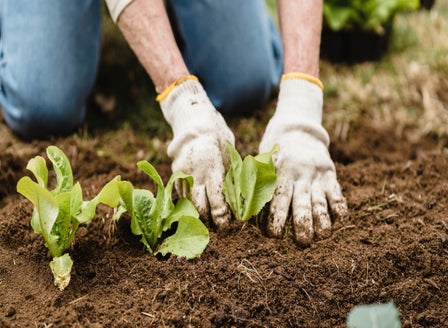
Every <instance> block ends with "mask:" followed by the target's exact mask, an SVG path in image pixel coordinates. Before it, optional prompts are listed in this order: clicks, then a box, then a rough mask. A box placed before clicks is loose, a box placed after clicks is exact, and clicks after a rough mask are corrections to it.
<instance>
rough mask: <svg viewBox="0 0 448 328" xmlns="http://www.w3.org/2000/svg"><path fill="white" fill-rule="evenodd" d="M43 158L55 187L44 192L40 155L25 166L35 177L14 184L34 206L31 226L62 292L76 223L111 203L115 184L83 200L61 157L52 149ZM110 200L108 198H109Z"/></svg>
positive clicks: (70, 263) (45, 177)
mask: <svg viewBox="0 0 448 328" xmlns="http://www.w3.org/2000/svg"><path fill="white" fill-rule="evenodd" d="M47 156H48V158H49V160H50V161H51V162H52V164H53V169H54V172H55V174H56V187H55V188H54V189H53V190H51V191H50V190H48V169H47V164H46V161H45V159H44V158H43V157H41V156H36V157H34V158H32V159H31V160H30V161H29V162H28V165H27V167H26V168H27V169H28V170H29V171H31V172H32V173H33V175H34V177H35V178H36V180H37V182H34V181H33V180H31V179H30V177H23V178H21V179H20V180H19V181H18V183H17V191H18V192H19V193H20V194H22V195H23V196H25V197H26V198H27V199H28V200H30V201H31V203H33V205H34V211H33V214H32V218H31V226H32V228H33V230H34V232H36V233H37V234H42V236H43V238H44V240H45V246H46V247H47V248H48V250H49V252H50V255H51V256H52V257H53V260H52V261H51V262H50V268H51V271H52V273H53V276H54V284H55V285H56V286H57V287H59V289H60V290H63V289H64V288H65V287H67V285H68V284H69V282H70V272H71V270H72V266H73V261H72V259H71V258H70V255H69V254H68V253H67V250H68V248H69V247H70V245H71V244H72V242H73V238H74V236H75V233H76V231H77V229H78V227H79V225H80V224H82V223H86V222H89V221H91V220H92V218H93V217H94V215H95V212H96V206H97V205H98V204H99V203H100V202H101V203H104V204H106V205H109V206H110V204H111V203H112V204H113V203H114V201H115V198H114V194H113V193H112V194H110V191H114V190H113V188H112V189H111V187H113V185H114V183H115V181H114V180H113V181H111V182H110V183H109V184H107V185H106V186H104V188H103V190H102V191H101V192H100V193H99V194H98V195H97V196H96V197H95V198H94V199H92V200H90V201H83V195H82V189H81V185H80V184H79V182H77V183H76V184H73V173H72V168H71V166H70V162H69V161H68V159H67V157H66V156H65V154H64V153H63V152H62V150H60V149H59V148H57V147H56V146H49V147H48V148H47ZM111 197H112V198H111Z"/></svg>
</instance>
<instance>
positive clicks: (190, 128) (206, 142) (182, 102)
mask: <svg viewBox="0 0 448 328" xmlns="http://www.w3.org/2000/svg"><path fill="white" fill-rule="evenodd" d="M157 100H158V101H159V102H160V107H161V108H162V112H163V115H164V117H165V119H166V121H167V122H168V123H169V124H170V125H171V128H172V130H173V140H172V141H171V143H170V144H169V146H168V156H169V157H170V158H171V159H172V160H173V163H172V170H173V172H174V171H177V170H181V171H183V172H184V173H187V174H190V175H192V176H193V178H194V185H193V188H192V189H191V190H189V188H187V186H186V184H180V183H178V184H176V188H177V191H178V192H179V194H180V195H181V196H182V197H188V198H190V199H191V201H192V202H193V204H194V205H195V206H196V208H197V210H198V211H199V213H200V214H201V216H203V217H205V218H209V215H210V213H211V215H212V219H213V222H214V223H215V224H216V226H218V228H221V227H224V226H226V225H227V224H228V223H229V220H230V209H229V207H228V206H227V204H226V202H225V199H224V195H223V193H222V184H223V181H224V177H225V172H226V169H227V167H228V165H229V163H230V159H229V156H228V151H227V146H226V141H227V140H228V141H230V142H231V143H232V144H235V137H234V135H233V133H232V131H231V130H230V129H229V127H228V126H227V124H226V122H225V121H224V118H223V117H222V116H221V114H220V113H219V112H218V111H217V110H216V109H215V108H214V106H213V105H212V103H211V102H210V100H209V98H208V96H207V94H206V93H205V90H204V88H203V87H202V85H201V84H200V83H199V81H198V80H197V78H196V77H195V76H188V77H186V78H183V79H181V80H179V81H177V82H176V83H174V84H173V85H172V86H171V87H170V88H168V89H167V90H165V92H163V93H162V94H160V95H159V96H158V97H157Z"/></svg>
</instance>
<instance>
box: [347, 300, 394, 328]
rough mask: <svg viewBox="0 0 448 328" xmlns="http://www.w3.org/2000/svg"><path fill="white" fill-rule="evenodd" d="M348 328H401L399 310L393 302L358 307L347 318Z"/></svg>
mask: <svg viewBox="0 0 448 328" xmlns="http://www.w3.org/2000/svg"><path fill="white" fill-rule="evenodd" d="M347 327H348V328H378V327H388V328H400V327H401V321H400V315H399V313H398V309H397V307H396V306H395V304H394V303H393V302H389V303H387V304H367V305H357V306H355V307H354V308H353V309H351V310H350V313H349V314H348V317H347Z"/></svg>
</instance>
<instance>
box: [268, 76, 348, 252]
mask: <svg viewBox="0 0 448 328" xmlns="http://www.w3.org/2000/svg"><path fill="white" fill-rule="evenodd" d="M322 99H323V95H322V83H321V82H320V81H319V80H318V79H315V78H312V77H310V76H308V75H303V74H287V75H284V77H283V79H282V82H281V84H280V93H279V97H278V104H277V108H276V112H275V114H274V116H273V117H272V119H271V120H270V122H269V124H268V126H267V128H266V132H265V134H264V136H263V139H262V141H261V143H260V153H263V152H267V151H269V150H271V149H272V147H273V145H274V144H278V145H279V151H278V152H277V153H275V154H274V163H275V166H276V169H277V189H276V191H275V193H274V197H273V200H272V202H271V207H270V214H269V218H268V226H267V230H268V234H269V235H271V236H275V237H281V236H282V235H283V233H284V228H285V224H286V220H287V218H288V215H289V210H290V207H291V210H292V218H293V229H294V235H295V238H296V240H297V242H298V243H299V244H301V245H304V246H306V245H309V244H310V243H311V242H312V241H313V239H314V238H315V237H316V238H325V237H328V236H329V234H330V233H331V218H330V215H333V216H335V217H339V216H343V215H345V214H346V212H347V205H346V201H345V198H344V197H343V195H342V192H341V188H340V186H339V183H338V182H337V178H336V170H335V166H334V164H333V161H332V160H331V158H330V154H329V152H328V145H329V136H328V133H327V132H326V131H325V129H324V128H323V127H322V125H321V121H322V103H323V100H322Z"/></svg>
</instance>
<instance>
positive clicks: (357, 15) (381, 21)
mask: <svg viewBox="0 0 448 328" xmlns="http://www.w3.org/2000/svg"><path fill="white" fill-rule="evenodd" d="M419 5H420V1H419V0H387V1H386V0H325V1H324V8H323V20H324V24H325V25H326V26H328V27H330V28H331V29H332V30H334V31H338V30H341V29H361V30H364V31H369V30H370V31H375V32H377V33H380V34H381V33H382V32H383V29H384V27H385V26H386V25H387V24H390V22H391V21H392V19H393V17H394V16H395V15H396V14H397V13H398V12H400V11H404V10H415V9H418V7H419Z"/></svg>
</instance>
